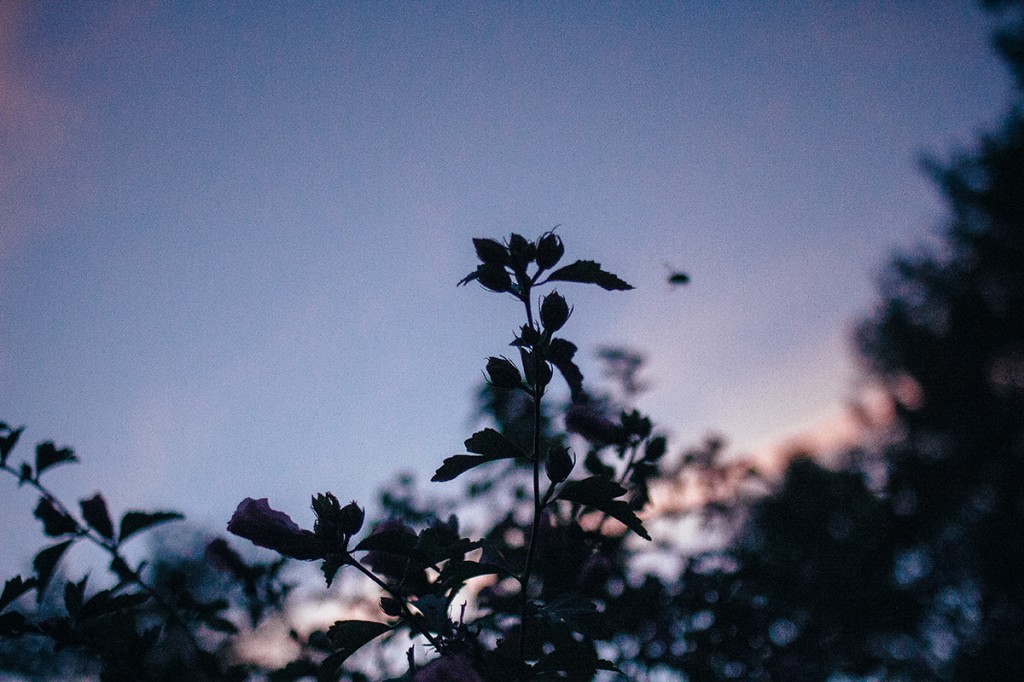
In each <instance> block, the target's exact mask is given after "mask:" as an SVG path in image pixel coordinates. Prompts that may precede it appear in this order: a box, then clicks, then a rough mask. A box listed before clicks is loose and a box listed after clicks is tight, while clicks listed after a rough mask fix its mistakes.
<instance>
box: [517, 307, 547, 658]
mask: <svg viewBox="0 0 1024 682" xmlns="http://www.w3.org/2000/svg"><path fill="white" fill-rule="evenodd" d="M524 303H525V304H526V319H527V322H529V324H530V326H533V310H532V309H531V307H530V298H529V296H528V295H527V297H526V300H525V301H524ZM542 362H544V359H543V358H542V357H541V355H540V353H539V352H537V349H534V352H533V377H534V386H533V458H532V459H533V524H532V526H531V532H530V544H529V546H528V547H527V550H526V566H525V567H524V568H523V577H522V579H521V580H520V581H519V582H520V591H519V660H520V662H522V663H523V664H524V665H525V663H526V631H527V625H526V624H527V618H526V611H527V607H528V606H529V603H530V575H531V574H532V573H533V558H534V554H535V553H536V549H537V534H538V532H539V531H540V516H541V512H542V511H543V503H542V501H541V497H540V425H541V405H540V401H541V397H542V396H543V395H544V386H543V385H541V383H540V380H539V377H540V376H541V370H540V367H541V363H542Z"/></svg>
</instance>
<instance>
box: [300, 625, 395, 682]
mask: <svg viewBox="0 0 1024 682" xmlns="http://www.w3.org/2000/svg"><path fill="white" fill-rule="evenodd" d="M389 630H391V626H390V625H387V624H386V623H377V622H374V621H369V620H339V621H337V622H336V623H335V624H334V625H332V626H331V628H330V630H328V631H327V637H328V639H330V640H331V645H332V646H333V647H334V652H333V653H332V654H331V655H330V656H328V657H327V658H325V659H324V662H323V663H322V664H321V666H320V675H319V678H318V679H320V680H336V679H337V678H338V672H339V671H340V669H341V665H342V664H343V663H344V662H345V659H347V658H348V657H349V656H351V655H352V654H354V653H355V652H356V651H358V650H359V649H361V648H362V647H363V646H365V645H367V644H369V643H370V642H371V641H373V640H374V639H376V638H377V637H380V636H381V635H383V634H384V633H385V632H388V631H389Z"/></svg>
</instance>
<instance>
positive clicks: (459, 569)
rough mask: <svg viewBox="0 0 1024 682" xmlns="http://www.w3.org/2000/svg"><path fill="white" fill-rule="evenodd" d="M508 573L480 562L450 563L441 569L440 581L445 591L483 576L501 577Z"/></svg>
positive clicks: (493, 565)
mask: <svg viewBox="0 0 1024 682" xmlns="http://www.w3.org/2000/svg"><path fill="white" fill-rule="evenodd" d="M507 573H508V571H506V570H504V569H503V568H502V567H501V566H498V565H496V564H487V563H481V562H478V561H449V562H448V563H446V564H445V565H444V568H443V569H441V575H440V576H439V577H438V581H439V582H440V583H441V584H442V585H444V587H445V589H451V588H453V587H456V586H459V585H462V584H463V583H465V582H466V581H467V580H472V579H473V578H479V577H480V576H482V575H501V574H507Z"/></svg>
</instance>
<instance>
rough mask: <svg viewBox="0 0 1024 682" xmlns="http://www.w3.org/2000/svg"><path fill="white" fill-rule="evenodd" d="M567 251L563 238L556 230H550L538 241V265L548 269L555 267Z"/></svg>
mask: <svg viewBox="0 0 1024 682" xmlns="http://www.w3.org/2000/svg"><path fill="white" fill-rule="evenodd" d="M563 253H565V247H564V246H562V239H561V238H560V237H559V236H558V235H557V234H555V233H554V232H548V233H547V234H545V235H544V236H543V237H541V238H540V241H539V242H537V265H539V266H540V267H541V268H543V269H545V270H547V269H548V268H552V267H554V266H555V265H556V264H557V263H558V261H559V260H561V258H562V254H563Z"/></svg>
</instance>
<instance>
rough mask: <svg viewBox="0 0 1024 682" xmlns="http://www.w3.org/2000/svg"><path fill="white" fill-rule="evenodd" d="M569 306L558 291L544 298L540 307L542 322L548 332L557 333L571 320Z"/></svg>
mask: <svg viewBox="0 0 1024 682" xmlns="http://www.w3.org/2000/svg"><path fill="white" fill-rule="evenodd" d="M569 312H570V311H569V304H568V303H566V302H565V299H564V298H563V297H562V295H561V294H559V293H558V292H557V291H552V292H551V293H550V294H548V295H547V296H545V297H544V302H543V303H541V305H540V321H541V324H543V325H544V329H545V330H546V331H548V332H551V333H553V332H557V331H558V330H559V329H561V328H562V325H564V324H565V321H566V320H568V319H569Z"/></svg>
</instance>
